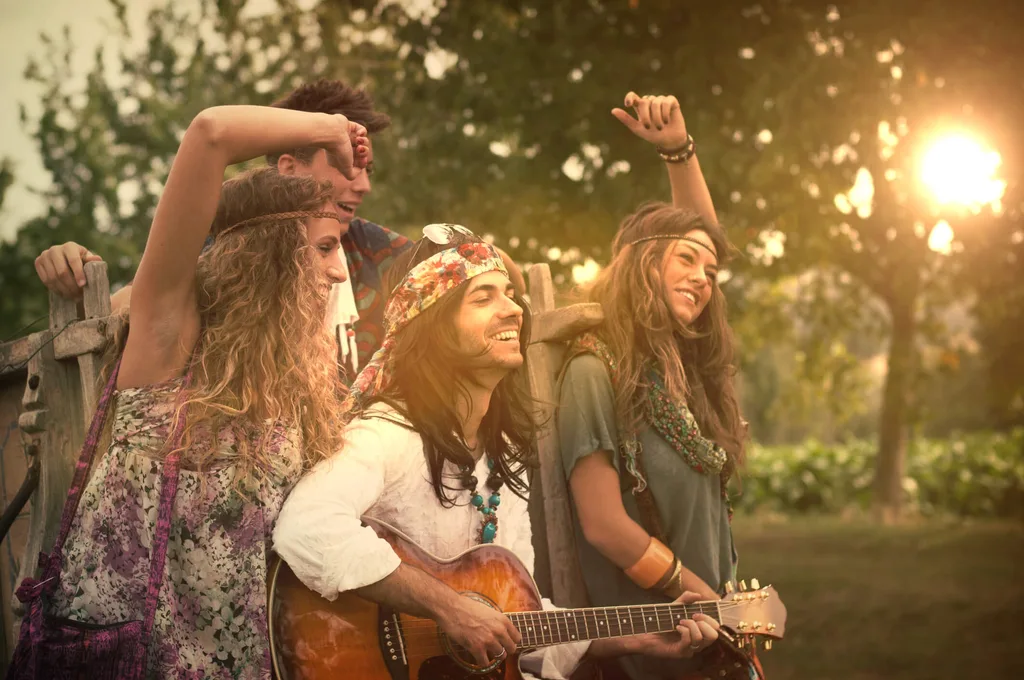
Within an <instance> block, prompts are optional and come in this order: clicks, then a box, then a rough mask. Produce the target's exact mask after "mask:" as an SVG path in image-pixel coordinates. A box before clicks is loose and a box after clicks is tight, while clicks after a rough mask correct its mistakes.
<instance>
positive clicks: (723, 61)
mask: <svg viewBox="0 0 1024 680" xmlns="http://www.w3.org/2000/svg"><path fill="white" fill-rule="evenodd" d="M417 6H418V7H420V10H419V11H417V12H414V11H413V9H412V7H413V5H412V4H411V3H395V2H380V1H378V0H349V1H348V2H320V3H317V4H316V5H315V6H314V8H313V9H312V10H311V11H308V12H302V11H299V10H298V9H297V8H296V6H295V5H294V4H293V3H292V2H289V1H286V0H280V1H279V2H278V3H277V10H276V11H275V12H273V13H271V14H267V15H263V16H258V17H254V16H252V15H251V14H250V13H247V12H246V3H245V2H244V1H243V0H235V1H231V0H221V1H220V2H218V3H216V4H214V3H211V2H205V3H203V5H202V7H203V14H202V16H201V18H200V19H199V20H198V21H197V20H196V19H195V18H189V17H186V16H185V15H183V14H181V11H180V10H177V9H175V7H174V6H173V5H171V4H169V3H168V4H167V5H166V6H164V7H162V8H158V9H155V10H153V13H152V15H151V20H150V22H149V25H150V27H151V28H150V29H149V31H150V33H149V36H148V41H147V43H146V47H145V49H144V50H143V51H142V52H141V53H138V54H136V53H128V52H124V53H122V54H121V55H120V59H119V61H120V63H121V66H122V75H121V77H120V78H119V79H117V80H116V82H114V83H109V82H107V81H106V80H104V78H103V77H102V73H103V71H102V70H101V69H100V67H99V59H100V54H99V53H97V58H96V64H95V66H94V67H93V70H92V72H91V75H90V78H89V81H88V88H87V91H86V92H85V94H84V96H78V97H75V96H67V95H64V94H62V92H63V91H64V89H63V88H62V85H63V84H64V82H65V81H66V79H67V73H66V71H67V64H68V61H67V59H65V61H64V62H60V61H59V60H58V61H51V62H46V63H42V64H37V65H35V67H34V69H30V75H31V76H32V77H35V78H37V79H39V80H40V82H43V83H45V84H46V86H47V95H46V98H45V100H44V114H43V117H42V118H41V119H40V120H39V124H38V127H37V129H36V136H37V139H38V140H39V141H40V147H41V152H42V153H43V156H44V158H45V159H46V160H47V167H48V169H50V171H51V173H52V174H53V177H54V179H55V188H54V192H53V193H52V194H51V195H50V196H49V202H50V207H49V213H48V215H47V217H46V218H45V220H44V221H43V222H41V223H37V224H35V225H34V227H33V228H34V229H37V230H41V229H43V225H46V226H47V227H49V228H53V229H59V230H61V231H60V233H61V234H70V233H74V234H79V235H80V238H81V240H83V241H84V242H87V243H88V242H89V241H88V240H87V239H90V238H96V234H106V235H108V236H109V237H110V238H112V239H115V243H114V244H112V245H111V246H110V248H112V249H114V248H116V249H117V252H120V253H123V254H124V255H125V258H126V259H125V265H126V268H125V269H124V270H123V271H127V269H128V268H130V266H134V258H135V257H137V254H138V252H139V251H140V249H141V247H142V242H143V240H144V235H145V233H146V230H147V228H148V222H149V218H150V215H151V212H152V209H153V206H154V205H155V201H156V197H157V195H158V194H159V189H160V185H161V183H162V181H163V177H164V175H165V174H166V169H167V167H168V161H169V159H170V158H171V155H172V154H173V152H174V149H175V146H176V144H177V140H178V138H179V136H180V134H181V131H182V130H183V129H184V126H185V125H187V123H188V121H189V120H190V119H191V117H192V116H193V115H194V114H195V113H196V112H197V111H198V110H199V109H201V108H202V107H204V106H207V105H210V104H214V103H224V102H266V101H268V100H269V99H271V98H272V97H273V96H274V95H276V94H277V93H279V92H281V91H283V90H286V89H288V87H290V86H291V85H292V84H294V83H295V82H297V81H300V80H307V79H309V78H312V77H316V76H321V75H325V76H333V77H342V78H344V79H346V80H348V81H350V82H355V83H365V84H368V85H370V86H372V88H373V90H374V93H375V96H376V97H377V99H378V101H380V102H381V103H382V105H383V108H385V110H387V111H388V112H389V113H390V114H391V115H392V117H393V118H394V120H395V125H394V128H393V130H392V131H391V132H390V133H389V134H387V135H385V136H383V137H381V138H380V139H378V140H377V141H376V146H375V150H376V152H377V160H378V165H379V167H380V174H379V175H378V180H377V182H376V183H375V194H374V201H373V204H372V205H373V213H372V215H371V217H373V218H374V219H375V220H376V221H379V222H382V223H384V224H388V225H391V226H398V227H401V226H403V225H417V224H424V223H427V222H434V221H452V220H455V221H460V222H464V223H466V224H467V225H468V226H470V227H472V228H474V229H476V230H478V231H483V232H490V233H493V234H494V235H495V236H496V237H497V238H498V239H499V240H500V241H501V244H502V245H507V246H508V247H509V249H510V250H512V251H513V254H514V255H515V256H516V257H517V258H518V259H520V260H524V261H531V260H532V261H535V260H541V259H546V258H549V257H551V256H557V255H561V256H562V257H561V258H558V259H565V260H566V264H567V265H568V264H572V261H573V257H569V255H573V256H577V257H578V258H585V257H588V256H589V257H593V258H595V259H597V260H600V259H602V258H603V257H604V256H606V255H607V250H606V248H607V244H608V242H609V241H610V238H611V235H612V233H613V231H614V228H615V225H616V224H617V222H618V221H619V219H621V217H622V216H623V215H625V214H627V213H628V212H630V211H631V210H632V209H633V208H635V207H636V205H637V204H638V203H640V202H641V201H643V200H647V199H651V198H657V197H665V196H667V195H668V190H667V183H666V181H665V178H664V171H663V169H662V167H661V163H660V162H659V161H658V159H657V157H656V156H655V155H654V154H653V152H652V150H651V149H649V148H647V147H646V146H645V145H644V144H641V143H638V142H637V141H636V140H635V139H634V138H633V137H632V136H631V135H630V134H629V133H628V132H627V131H625V130H624V129H622V128H621V126H620V125H619V124H618V123H617V122H616V121H614V120H613V119H612V117H611V115H610V113H609V111H610V109H611V108H612V106H615V105H617V104H619V102H620V101H621V97H622V96H623V95H624V94H625V92H626V91H628V90H631V89H632V90H636V91H639V92H671V93H674V94H677V96H679V97H680V99H681V102H682V105H683V110H684V112H685V114H686V117H687V122H688V126H689V128H690V130H691V131H692V133H693V135H694V136H695V137H696V138H697V140H698V149H699V153H700V157H701V162H702V166H703V167H704V170H705V174H706V176H707V177H708V179H709V183H710V184H711V187H712V194H713V196H714V198H715V202H716V205H717V206H719V209H720V213H721V215H722V219H723V221H724V223H725V224H726V225H727V226H728V228H729V229H730V233H731V235H732V237H733V238H734V240H735V241H736V243H737V244H738V245H739V247H740V248H741V250H742V251H743V252H744V253H745V254H746V256H747V257H745V258H741V259H740V260H739V261H737V262H736V263H735V264H734V266H733V272H732V273H733V280H732V281H730V282H729V283H728V284H726V285H727V289H728V294H729V296H730V298H731V301H732V304H733V308H734V310H735V311H736V312H737V315H736V316H735V317H734V318H735V319H736V322H737V325H738V327H741V328H743V329H744V331H743V332H744V333H745V336H744V337H745V338H746V339H747V341H748V342H747V344H748V346H750V347H753V348H754V349H755V350H756V346H757V342H764V341H766V340H768V339H770V338H771V337H773V336H772V334H776V335H777V336H781V335H788V336H790V337H792V338H795V340H796V341H797V342H799V343H800V344H801V345H802V346H803V349H805V355H806V357H807V358H806V361H804V362H802V364H801V365H802V366H804V367H805V370H806V371H807V374H808V375H812V374H814V373H815V372H818V374H821V373H822V372H825V373H832V374H834V373H835V372H836V371H837V370H839V369H840V368H842V367H843V366H847V365H848V364H849V361H848V359H849V357H850V356H863V352H865V351H867V350H868V348H870V347H871V342H872V340H871V338H872V337H877V338H888V339H889V348H888V359H889V361H888V365H889V371H888V375H887V379H886V386H885V397H884V401H883V406H882V408H881V416H880V428H879V430H880V434H879V457H878V461H879V468H878V498H879V501H880V507H881V508H882V509H884V510H885V511H886V513H887V514H889V515H895V514H896V513H897V512H898V506H899V497H900V482H901V474H900V469H901V465H902V456H903V453H902V451H903V446H902V442H903V436H904V431H905V429H906V424H907V423H908V422H909V421H912V420H913V418H914V417H915V411H916V408H917V406H916V405H915V402H914V401H913V399H912V394H913V392H914V391H915V389H919V387H920V383H919V378H920V376H921V371H920V370H919V362H918V359H917V350H916V344H915V343H916V342H917V340H918V339H919V338H921V337H929V338H931V339H932V340H933V341H936V340H941V339H942V328H941V323H939V322H940V321H941V319H939V315H938V314H937V312H938V311H939V309H940V308H941V307H943V306H945V305H946V304H947V303H948V302H950V301H952V300H954V299H958V298H962V297H965V296H966V293H968V292H969V291H970V290H973V289H974V288H977V289H978V290H979V291H980V290H983V289H984V290H996V291H1002V289H1003V287H1005V286H1006V282H1008V281H1011V280H1015V279H1013V278H1012V277H1011V274H1012V272H1006V273H1005V276H1002V278H999V277H995V278H993V281H992V282H991V283H988V284H984V285H987V286H988V288H984V285H983V282H981V281H980V279H979V278H972V277H970V276H969V275H968V276H967V278H966V279H964V278H963V275H964V272H965V271H966V270H967V269H969V268H970V267H971V266H975V267H976V266H978V263H979V262H985V261H986V260H985V258H986V257H988V255H986V253H988V254H989V255H992V254H994V253H998V251H999V249H1000V248H1004V247H1005V244H1007V243H1011V244H1012V243H1014V242H1012V241H1011V239H1012V238H1015V237H1014V236H1013V234H1014V233H1015V230H1016V229H1018V228H1019V227H1018V226H1015V225H1019V213H1018V212H1017V211H1016V210H1015V209H1009V208H1011V207H1012V206H1015V204H1014V203H1013V202H1012V201H1017V200H1019V199H1018V198H1012V201H1011V200H1010V197H1011V196H1013V197H1015V196H1017V194H1016V193H1013V192H1016V191H1017V190H1016V189H1015V188H1014V187H1013V186H1011V187H1010V193H1008V194H1007V196H1008V199H1007V201H1006V206H1007V207H1008V209H1007V210H1005V211H1004V213H1003V214H1002V216H1000V217H999V218H986V219H982V218H980V217H977V218H971V219H969V220H968V219H966V218H961V217H960V216H958V215H949V219H950V221H951V223H952V225H953V228H954V230H955V233H956V234H957V236H958V238H957V239H956V240H954V242H953V243H952V244H951V248H952V250H951V252H950V254H949V255H942V254H939V253H936V252H933V251H932V250H931V249H930V248H929V247H928V236H929V230H930V228H931V227H932V225H933V224H934V223H935V220H936V219H937V218H938V217H939V214H938V213H936V212H935V208H934V206H932V205H931V204H929V203H928V202H927V201H926V200H924V198H923V196H922V194H921V192H920V191H919V189H918V187H917V186H916V183H915V180H914V178H915V176H916V175H915V173H916V169H915V162H916V159H917V158H918V156H919V152H920V149H921V148H922V146H923V145H924V144H925V143H926V142H927V140H928V139H929V136H930V129H931V127H932V126H933V125H937V124H938V123H939V122H941V120H942V119H943V118H944V117H945V118H948V119H957V120H963V121H965V122H966V123H968V124H970V125H971V126H972V127H975V128H977V129H980V130H986V129H988V130H993V131H1005V133H1000V134H1001V136H994V137H993V139H992V142H993V144H994V145H995V146H996V147H997V148H999V149H1001V150H1004V151H1005V150H1008V149H1011V148H1017V147H1019V146H1020V145H1019V144H1018V143H1015V138H1014V137H1013V136H1012V135H1013V134H1014V133H1015V130H1014V128H1015V125H1013V124H1011V122H1010V121H1011V120H1012V118H1011V117H1010V115H1011V113H1013V112H1014V111H1019V109H1013V108H1012V107H1003V108H1004V109H1005V110H1006V111H1007V113H1006V114H1005V120H1003V119H999V117H998V116H997V115H996V114H995V113H994V112H995V111H998V110H1000V106H1002V105H1003V104H1004V102H1002V101H999V100H998V98H997V97H995V98H994V97H993V95H992V93H1003V94H1005V93H1006V92H1009V91H1012V92H1014V93H1017V94H1015V95H1014V96H1015V97H1016V99H1015V100H1014V101H1016V100H1019V98H1020V95H1019V93H1020V87H1019V82H1020V80H1019V79H1020V76H1019V74H1020V73H1022V72H1024V70H1022V69H1020V68H1018V67H1017V65H1016V63H1015V62H1010V61H1007V63H1006V64H1004V65H997V66H995V67H994V66H993V64H991V63H990V61H991V60H992V56H993V54H997V53H998V54H1006V55H1011V54H1015V53H1016V52H1015V50H1014V47H1015V41H1016V35H1015V31H1014V27H1015V26H1017V25H1020V22H1019V16H1018V15H1019V13H1020V12H1021V10H1020V9H1019V8H1017V7H1016V6H1011V5H1009V4H1007V5H1005V6H1004V5H1002V4H1000V5H998V6H997V5H996V3H995V2H994V0H981V1H980V2H975V3H971V5H970V6H969V7H962V6H960V5H958V4H956V3H951V2H950V3H944V7H945V8H946V11H945V12H944V13H932V14H929V15H926V16H924V15H920V16H919V15H917V14H915V13H914V11H913V8H910V7H907V6H905V5H889V6H887V7H884V8H882V7H877V6H875V7H872V8H871V10H870V11H869V10H867V9H865V8H864V7H863V6H862V5H860V4H857V3H827V2H818V1H814V0H771V1H766V2H762V3H760V4H757V5H751V4H749V3H746V2H738V1H734V0H725V1H723V2H717V3H696V4H694V3H691V4H690V5H688V6H685V7H682V8H681V7H680V4H679V3H678V2H674V1H672V0H638V1H637V2H631V3H625V2H608V1H602V0H558V1H557V2H536V3H533V2H527V1H526V0H498V1H495V2H488V3H479V2H470V1H468V0H449V1H448V2H446V3H443V4H441V3H435V4H433V5H428V6H426V8H425V9H423V6H422V4H418V5H417ZM122 30H125V29H123V25H122ZM122 37H123V36H122ZM952 44H956V45H957V46H958V49H955V50H951V49H949V47H948V46H949V45H952ZM964 106H970V107H973V108H972V109H971V111H972V112H971V113H966V114H965V113H964V111H965V109H964ZM883 121H884V122H885V123H886V124H887V126H886V127H884V128H880V127H879V126H880V123H882V122H883ZM880 132H884V134H879V133H880ZM409 159H411V160H409ZM1008 160H1009V157H1008ZM1007 169H1008V171H1011V172H1017V173H1018V174H1019V172H1020V166H1019V163H1015V164H1013V165H1012V166H1011V165H1010V164H1009V163H1008V167H1007ZM866 177H870V178H871V179H872V187H873V195H871V196H870V199H868V198H866V197H867V196H868V192H866V191H864V189H865V188H866V182H865V178H866ZM858 178H860V183H859V184H858V183H856V182H857V179H858ZM855 185H856V186H857V190H856V191H855V192H854V195H853V198H850V189H851V186H855ZM131 187H135V189H136V190H135V191H129V189H130V188H131ZM837 195H845V196H847V198H846V199H845V200H846V203H843V202H842V200H840V202H839V203H838V204H837V203H836V199H835V197H836V196H837ZM851 201H852V203H851ZM970 222H973V223H974V225H973V226H972V225H971V224H970ZM972 229H973V230H975V231H976V232H978V233H981V232H984V233H985V234H987V235H988V237H987V240H985V239H981V240H983V241H984V243H983V244H979V243H977V242H976V241H977V239H975V240H972V238H971V230H972ZM40 233H45V232H40ZM958 243H959V244H960V245H957V244H958ZM985 244H989V245H985ZM555 246H557V249H558V251H559V252H555V251H552V250H550V249H551V248H552V247H555ZM958 249H962V252H961V251H960V250H958ZM101 252H102V251H101ZM104 254H107V255H108V258H109V253H104ZM972 263H973V264H972ZM1000 271H1001V270H1000ZM115 276H116V275H115ZM787 277H798V278H797V279H796V281H797V282H798V284H799V289H798V291H797V292H796V293H794V295H795V302H794V304H793V305H792V306H791V307H789V308H788V309H791V310H793V315H798V316H799V317H800V323H794V321H793V320H792V319H791V318H786V315H783V314H780V312H779V310H780V309H782V307H781V306H777V307H776V308H774V309H765V307H764V305H765V304H767V305H769V306H770V305H776V304H777V300H774V298H772V297H771V296H769V297H767V298H763V300H769V302H766V303H765V302H762V301H759V299H758V298H757V297H756V296H753V295H752V296H751V297H750V299H745V293H746V292H747V291H753V288H752V286H754V285H755V284H757V283H758V282H767V284H766V285H769V286H771V285H776V284H777V283H778V282H780V281H782V280H783V279H785V278H787ZM1000 282H1002V283H1000ZM991 297H992V296H991V295H989V296H988V298H986V297H985V296H979V299H981V300H983V302H982V303H980V307H979V308H978V314H979V318H989V317H991V319H992V321H991V322H990V324H989V325H990V326H991V327H992V328H993V329H998V328H1004V327H1006V324H1007V323H1009V321H1006V319H1007V318H1008V317H1007V315H1006V314H1002V315H1000V314H998V313H996V312H995V310H996V306H995V305H992V306H988V303H987V301H988V299H989V298H991ZM998 297H999V299H1000V300H1004V301H1009V300H1010V299H1011V298H1010V297H1008V296H1007V295H1001V294H1000V296H998ZM1004 306H1005V305H1004ZM989 312H991V314H989ZM986 314H988V317H986ZM993 332H995V334H996V335H998V334H999V331H993ZM823 338H828V339H835V338H838V339H839V340H840V344H841V347H839V350H840V351H838V352H833V351H832V347H833V346H834V345H833V344H832V343H831V342H823V341H822V339H823ZM858 345H860V346H859V347H858ZM753 354H754V351H753V350H752V351H750V352H748V354H747V356H746V359H745V360H746V361H748V362H749V361H752V360H753ZM830 357H831V358H830ZM844 370H845V369H844ZM832 396H833V398H837V399H838V398H842V397H841V396H838V393H834V394H833V395H832Z"/></svg>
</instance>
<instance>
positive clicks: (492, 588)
mask: <svg viewBox="0 0 1024 680" xmlns="http://www.w3.org/2000/svg"><path fill="white" fill-rule="evenodd" d="M370 524H371V526H373V528H374V529H375V530H376V531H377V533H378V535H380V536H381V538H383V539H385V540H386V541H388V543H390V544H391V546H392V548H394V550H395V552H396V553H398V556H399V557H400V558H401V559H402V562H404V563H406V564H409V565H411V566H414V567H417V568H419V569H421V570H423V571H425V572H427V573H428V574H431V575H432V576H434V577H435V578H437V579H438V580H440V581H442V582H444V583H445V584H447V585H448V586H450V587H451V588H453V589H454V590H456V591H458V592H461V593H465V594H471V595H473V596H475V597H477V598H478V599H481V600H482V601H484V602H485V603H488V604H491V605H492V606H494V607H496V608H497V609H499V610H501V611H503V612H518V611H536V610H540V609H541V598H540V593H539V592H538V590H537V585H536V584H535V583H534V582H533V578H532V577H531V576H530V574H529V572H527V570H526V568H525V567H524V566H523V564H522V562H520V561H519V560H518V559H517V558H516V557H515V555H514V554H513V553H512V552H511V551H509V550H506V549H505V548H502V547H499V546H492V545H482V546H477V547H474V548H471V549H470V550H467V551H466V552H464V553H462V554H461V555H458V556H457V557H454V558H452V559H450V560H444V559H440V558H438V557H435V556H433V555H431V554H430V553H428V552H426V551H424V550H423V549H421V548H419V547H418V546H416V545H415V544H414V543H413V542H412V541H410V540H409V539H408V538H407V537H406V536H405V535H403V534H402V533H401V532H399V531H398V530H396V529H394V528H392V527H389V526H387V525H385V524H383V523H377V522H372V523H370ZM268 595H269V600H270V606H269V618H270V641H271V653H272V656H273V663H274V670H275V673H276V674H277V677H278V678H279V680H327V679H328V678H330V679H331V680H334V679H335V678H358V679H359V680H392V679H393V678H394V679H396V680H397V679H403V680H404V679H407V680H469V679H470V678H488V679H493V680H498V679H500V680H519V679H520V678H522V674H521V672H520V670H519V654H518V652H517V653H516V654H513V655H512V656H510V657H509V658H507V659H505V660H504V661H503V662H502V663H501V664H499V665H498V666H497V667H495V668H493V669H492V670H489V671H486V672H480V670H479V669H477V670H473V669H471V668H467V667H466V666H465V665H462V664H460V662H459V661H457V660H456V658H454V657H453V656H452V655H449V653H448V652H449V650H448V649H447V648H446V640H445V639H444V638H443V637H442V636H441V635H440V634H439V633H438V629H437V625H436V624H435V623H434V622H433V621H431V620H429V619H421V618H417V617H414V616H408V615H405V614H395V613H394V612H390V611H389V610H388V609H386V608H382V607H381V606H380V605H378V604H377V603H375V602H371V601H369V600H366V599H363V598H361V597H359V596H358V595H355V594H353V593H341V594H340V595H339V596H338V598H337V599H335V600H334V601H333V602H332V601H329V600H327V599H325V598H324V597H322V596H321V595H320V594H319V593H316V592H314V591H312V590H310V589H308V588H307V587H306V586H305V585H303V584H302V582H301V581H299V579H298V578H297V577H296V576H295V574H294V573H292V570H291V569H290V568H289V567H288V565H287V564H285V563H284V562H281V561H279V562H278V563H277V564H276V565H275V566H274V568H273V569H272V571H271V576H270V587H269V593H268ZM396 619H397V624H396V623H395V621H396ZM389 636H390V637H389ZM389 645H390V646H389ZM403 660H404V662H403ZM389 664H390V665H389Z"/></svg>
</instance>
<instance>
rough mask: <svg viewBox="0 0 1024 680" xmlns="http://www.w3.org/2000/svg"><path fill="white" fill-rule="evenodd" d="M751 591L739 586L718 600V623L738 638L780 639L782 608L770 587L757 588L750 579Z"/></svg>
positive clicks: (777, 596) (782, 628)
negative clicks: (737, 634)
mask: <svg viewBox="0 0 1024 680" xmlns="http://www.w3.org/2000/svg"><path fill="white" fill-rule="evenodd" d="M751 584H752V585H753V586H754V587H753V588H752V589H751V590H747V589H746V584H745V583H744V582H742V581H741V582H740V590H739V592H730V593H728V594H727V595H726V596H725V597H723V598H722V603H721V605H720V609H721V615H720V616H721V623H722V625H723V626H725V627H728V628H730V629H732V630H734V631H736V632H737V633H739V634H740V635H743V636H752V635H760V636H764V637H768V638H775V639H781V638H782V636H783V634H784V633H785V632H786V605H784V604H782V600H781V599H780V598H779V594H778V593H777V592H776V591H775V588H773V587H772V586H765V587H763V588H759V587H757V580H756V579H753V580H752V581H751Z"/></svg>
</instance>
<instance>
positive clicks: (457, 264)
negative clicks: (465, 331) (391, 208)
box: [344, 224, 508, 412]
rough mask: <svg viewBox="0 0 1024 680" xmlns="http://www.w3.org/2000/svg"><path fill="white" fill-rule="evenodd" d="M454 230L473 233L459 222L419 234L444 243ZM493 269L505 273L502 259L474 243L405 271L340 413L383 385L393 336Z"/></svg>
mask: <svg viewBox="0 0 1024 680" xmlns="http://www.w3.org/2000/svg"><path fill="white" fill-rule="evenodd" d="M455 232H458V233H460V234H463V235H469V236H472V235H473V232H471V231H469V230H468V229H466V228H465V227H462V226H459V225H449V224H444V225H435V224H431V225H428V226H427V227H424V229H423V235H424V238H426V239H429V240H430V241H432V242H433V243H436V244H438V245H446V244H448V243H450V242H451V240H452V238H453V237H454V235H455ZM493 271H497V272H501V273H502V274H504V275H505V276H508V270H507V269H506V268H505V262H504V261H503V260H502V259H501V255H499V254H498V251H497V250H495V249H494V246H492V245H489V244H487V243H478V242H475V243H462V244H459V245H456V246H453V247H451V248H446V249H445V250H442V251H440V252H438V253H435V254H434V255H431V256H430V257H428V258H427V259H425V260H423V262H420V263H419V264H418V265H416V266H415V267H413V268H412V269H410V270H409V273H408V274H406V275H405V278H404V279H402V281H401V283H399V284H398V285H397V286H395V289H394V291H392V293H391V297H389V298H388V302H387V306H386V307H385V308H384V342H383V343H382V344H381V347H380V349H379V350H377V352H376V353H375V354H374V355H373V358H372V359H370V363H368V364H367V365H366V366H365V367H364V368H363V370H362V371H360V372H359V375H358V376H356V379H355V381H354V382H353V383H352V387H351V388H350V389H349V394H348V398H347V399H346V400H345V406H344V409H345V411H346V412H350V411H351V410H352V409H353V408H360V407H361V406H362V405H364V404H366V403H367V402H368V401H369V399H370V398H371V397H372V396H374V395H376V394H379V393H380V392H381V391H383V390H384V388H385V387H386V386H387V381H388V379H389V376H390V373H391V371H390V365H389V364H390V361H391V351H392V348H393V347H394V345H395V337H396V336H397V335H398V334H399V333H401V332H402V329H404V328H405V327H406V326H408V325H409V322H410V321H412V320H413V319H415V318H416V317H417V316H419V315H420V314H422V313H423V312H424V311H425V310H427V309H429V308H430V307H431V306H433V305H434V304H435V303H437V302H438V301H439V300H441V299H442V298H444V297H445V296H447V295H448V294H449V293H451V292H452V291H453V290H455V289H456V288H458V287H459V286H461V285H462V284H463V283H465V282H466V281H469V280H470V279H472V278H474V277H477V276H480V275H481V274H486V273H488V272H493Z"/></svg>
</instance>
